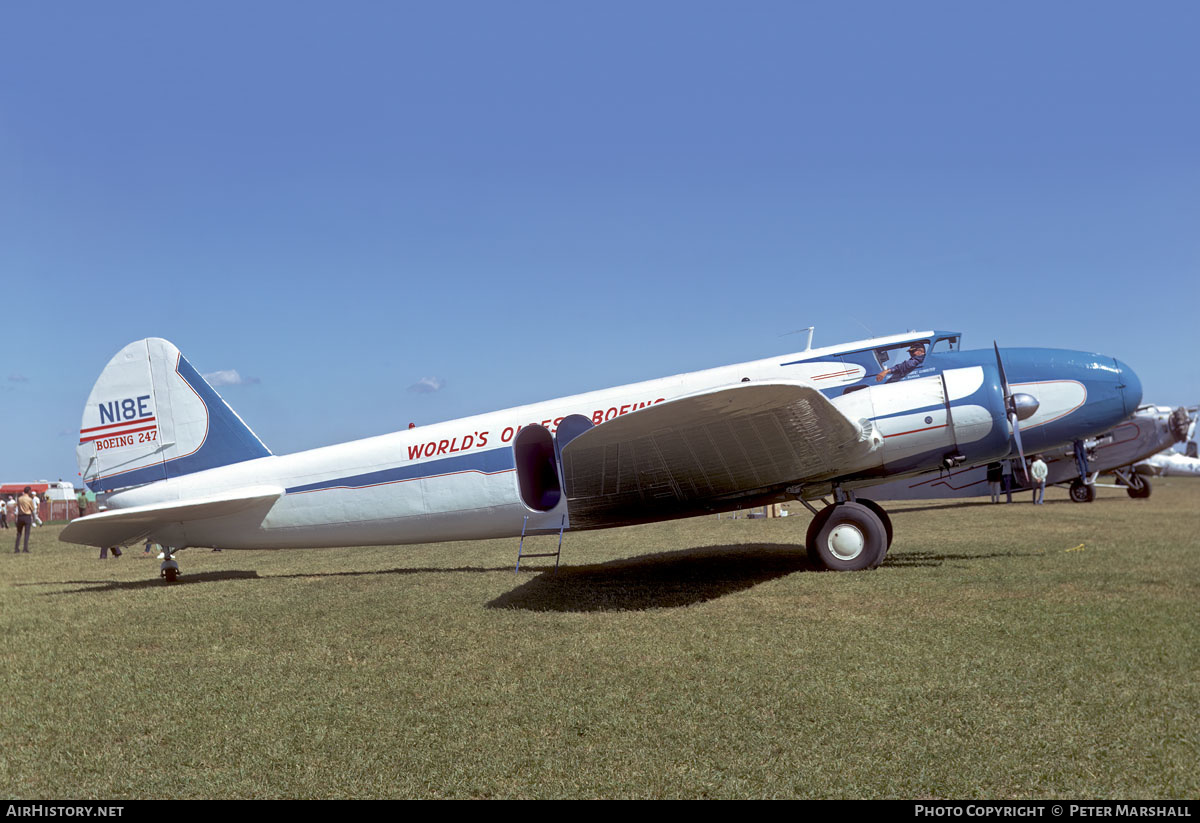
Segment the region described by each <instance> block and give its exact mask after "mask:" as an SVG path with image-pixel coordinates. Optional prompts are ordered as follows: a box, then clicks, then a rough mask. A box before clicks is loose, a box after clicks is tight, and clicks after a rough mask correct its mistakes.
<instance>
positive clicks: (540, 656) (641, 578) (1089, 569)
mask: <svg viewBox="0 0 1200 823" xmlns="http://www.w3.org/2000/svg"><path fill="white" fill-rule="evenodd" d="M1025 499H1026V498H1025V497H1024V496H1023V497H1022V504H1021V505H1012V506H992V505H990V504H981V503H966V504H953V505H946V504H937V503H935V504H927V503H925V504H923V503H897V504H891V505H889V510H890V511H891V512H892V514H893V520H894V523H895V528H896V542H895V545H894V546H893V549H892V552H891V554H890V555H889V558H888V560H887V562H886V563H885V564H884V565H883V566H882V567H881V568H880V569H878V570H876V571H872V572H862V573H854V574H835V573H821V572H815V571H813V570H812V569H811V567H810V566H809V565H808V563H807V562H806V560H805V558H804V553H803V548H802V544H803V540H804V532H805V529H806V527H807V525H808V521H809V516H808V514H807V513H806V512H805V511H804V510H803V509H802V508H800V507H799V506H798V505H797V506H793V507H792V508H793V510H794V516H792V517H788V518H782V519H778V520H746V519H739V520H729V519H722V520H718V519H717V518H716V517H707V518H697V519H692V520H684V521H677V522H672V523H662V524H655V525H650V526H641V527H636V528H628V529H617V530H611V531H601V532H588V533H579V534H568V535H567V536H566V540H565V545H564V566H563V568H562V569H561V570H560V571H559V572H558V573H557V574H555V573H552V572H549V571H540V570H533V571H522V573H521V574H520V576H516V575H514V574H513V562H514V560H515V558H516V540H515V539H514V540H503V541H487V542H477V543H446V544H438V545H429V546H402V547H388V548H357V549H346V550H343V549H337V550H320V551H292V552H286V551H279V552H233V551H226V552H220V553H214V552H208V551H203V550H188V551H185V552H182V553H180V554H179V561H180V565H181V566H182V569H183V572H184V577H183V578H182V579H181V581H180V583H178V584H176V585H172V586H168V585H165V584H163V583H162V582H160V581H159V580H158V579H157V573H158V565H159V564H158V561H157V560H155V559H152V558H146V557H143V556H142V555H141V550H140V549H132V550H129V551H127V552H126V554H125V556H124V557H122V558H121V559H119V560H106V561H100V560H98V559H97V552H96V551H94V550H89V549H84V548H81V547H78V546H69V545H66V544H61V543H59V542H58V541H57V539H56V535H57V532H58V527H56V526H47V527H43V528H39V529H36V530H35V531H34V539H33V542H32V546H31V548H32V553H31V554H29V555H13V554H12V553H11V548H9V546H10V545H11V544H9V545H6V546H0V549H2V550H3V551H2V552H0V619H2V622H3V634H2V635H0V638H2V639H0V650H2V651H0V654H2V658H0V659H2V661H3V662H2V664H0V671H2V673H3V683H4V686H5V692H6V693H5V699H4V700H3V701H2V702H0V794H3V795H5V796H8V797H10V798H127V797H917V798H936V797H951V798H967V797H972V798H973V797H988V798H1058V797H1063V798H1104V797H1110V798H1195V797H1197V796H1200V772H1198V770H1197V768H1196V764H1197V763H1198V762H1200V752H1198V751H1197V748H1198V743H1200V608H1198V604H1200V536H1198V535H1200V482H1195V481H1192V480H1189V479H1166V480H1158V481H1155V488H1154V494H1153V496H1152V497H1151V498H1150V499H1149V500H1145V501H1133V500H1130V499H1128V498H1127V497H1126V496H1125V494H1124V493H1122V492H1117V491H1111V490H1101V494H1100V499H1099V500H1097V501H1096V502H1095V503H1092V504H1089V505H1076V504H1072V503H1069V502H1068V501H1067V500H1066V494H1065V492H1062V491H1060V490H1052V491H1051V492H1050V493H1049V495H1048V499H1049V502H1048V504H1047V505H1045V506H1041V507H1034V506H1032V505H1029V504H1028V503H1026V502H1024V501H1025ZM0 535H3V536H4V537H5V538H6V539H8V540H11V535H13V531H12V530H9V531H8V532H0ZM539 541H543V546H544V547H552V545H553V540H552V539H551V538H539ZM543 562H544V561H543Z"/></svg>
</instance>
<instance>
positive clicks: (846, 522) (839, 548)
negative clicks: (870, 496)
mask: <svg viewBox="0 0 1200 823" xmlns="http://www.w3.org/2000/svg"><path fill="white" fill-rule="evenodd" d="M814 527H816V529H815V532H816V533H815V534H814V533H813V532H814ZM885 554H887V530H886V529H885V528H884V525H883V521H882V520H881V519H880V518H879V516H878V515H876V514H875V512H874V511H872V509H871V508H869V507H868V506H864V505H862V504H861V503H838V504H836V505H833V506H829V507H828V508H825V509H823V510H822V511H821V512H820V513H819V514H818V515H817V516H816V517H815V518H813V522H812V523H811V524H810V525H809V540H808V556H809V558H810V559H811V560H812V561H813V562H814V563H816V564H817V565H819V566H822V567H823V568H826V569H829V570H830V571H844V572H852V571H860V570H862V569H873V568H875V567H876V566H878V565H879V564H880V562H882V561H883V557H884V555H885Z"/></svg>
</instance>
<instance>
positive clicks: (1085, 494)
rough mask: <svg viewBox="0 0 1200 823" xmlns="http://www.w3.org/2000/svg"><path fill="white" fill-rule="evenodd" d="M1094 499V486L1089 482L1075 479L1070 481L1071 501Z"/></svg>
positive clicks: (1086, 501) (1089, 501)
mask: <svg viewBox="0 0 1200 823" xmlns="http://www.w3.org/2000/svg"><path fill="white" fill-rule="evenodd" d="M1095 499H1096V487H1095V486H1093V485H1091V484H1090V483H1084V482H1083V481H1082V480H1079V479H1075V480H1073V481H1071V502H1072V503H1091V502H1092V501H1093V500H1095Z"/></svg>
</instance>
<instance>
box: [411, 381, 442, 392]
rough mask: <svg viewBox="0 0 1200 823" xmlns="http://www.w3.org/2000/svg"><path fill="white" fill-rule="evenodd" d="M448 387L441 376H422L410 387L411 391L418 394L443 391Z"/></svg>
mask: <svg viewBox="0 0 1200 823" xmlns="http://www.w3.org/2000/svg"><path fill="white" fill-rule="evenodd" d="M445 387H446V381H445V380H443V379H442V378H440V377H422V378H421V379H420V380H418V381H417V382H416V383H413V384H412V385H411V386H409V387H408V390H409V391H410V392H416V393H417V394H432V393H433V392H435V391H441V390H442V389H444V388H445Z"/></svg>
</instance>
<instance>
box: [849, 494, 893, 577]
mask: <svg viewBox="0 0 1200 823" xmlns="http://www.w3.org/2000/svg"><path fill="white" fill-rule="evenodd" d="M854 502H855V503H861V504H862V505H864V506H866V507H867V508H868V509H870V510H871V511H873V512H875V516H876V517H878V518H879V519H880V521H881V522H882V523H883V530H884V531H885V532H887V547H886V548H884V550H883V553H884V554H887V553H888V551H890V550H891V548H892V537H893V532H892V518H890V517H888V513H887V512H885V511H884V510H883V506H881V505H879V504H878V503H876V502H875V501H874V500H868V499H866V498H865V497H858V498H855V500H854ZM880 560H881V561H882V560H883V558H880Z"/></svg>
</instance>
